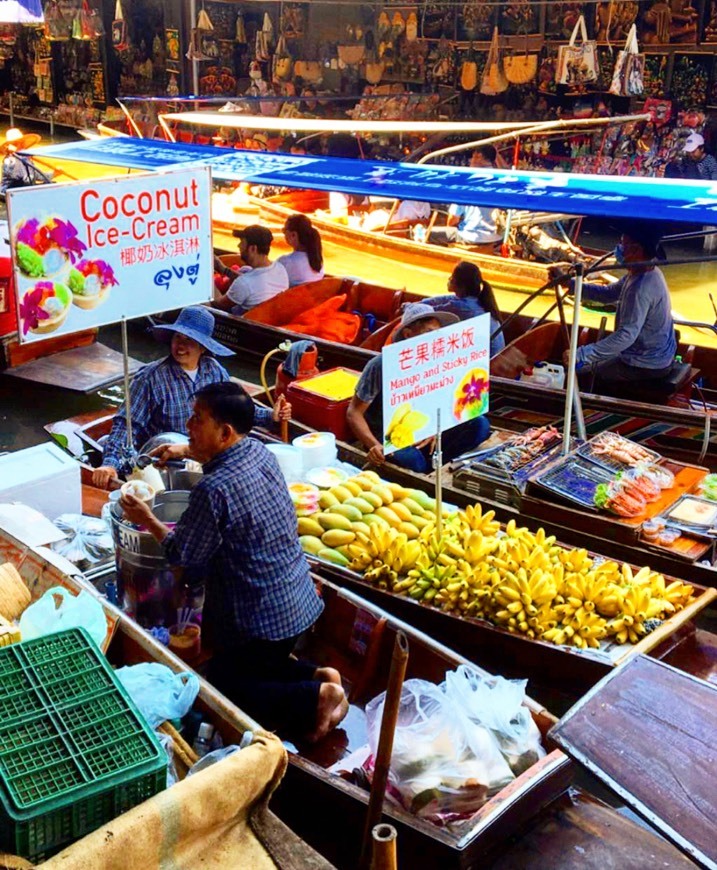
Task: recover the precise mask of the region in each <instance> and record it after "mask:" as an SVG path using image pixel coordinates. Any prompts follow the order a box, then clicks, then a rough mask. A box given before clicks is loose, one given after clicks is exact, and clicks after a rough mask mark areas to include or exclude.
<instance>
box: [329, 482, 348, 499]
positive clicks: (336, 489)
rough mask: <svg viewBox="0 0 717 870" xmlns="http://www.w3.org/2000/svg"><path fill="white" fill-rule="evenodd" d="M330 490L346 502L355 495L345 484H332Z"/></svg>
mask: <svg viewBox="0 0 717 870" xmlns="http://www.w3.org/2000/svg"><path fill="white" fill-rule="evenodd" d="M329 492H330V493H331V495H333V496H334V497H335V498H337V499H338V500H339V501H341V502H344V501H346V499H347V498H351V497H352V496H353V493H352V492H351V490H350V489H346V487H345V486H343V485H339V486H332V487H331V489H330V490H329Z"/></svg>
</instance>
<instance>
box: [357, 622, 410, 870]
mask: <svg viewBox="0 0 717 870" xmlns="http://www.w3.org/2000/svg"><path fill="white" fill-rule="evenodd" d="M407 664H408V639H407V637H406V635H405V634H404V633H403V632H402V631H399V632H397V634H396V640H395V642H394V645H393V658H392V659H391V671H390V673H389V675H388V687H387V689H386V698H385V700H384V703H383V716H382V717H381V731H380V733H379V738H378V750H377V752H376V763H375V766H374V771H373V781H372V783H371V796H370V797H369V802H368V809H367V811H366V824H365V826H364V832H363V842H362V844H361V858H360V860H359V867H360V868H363V870H368V868H369V865H370V861H371V844H372V831H373V829H374V827H375V826H376V825H377V824H378V822H379V820H380V818H381V813H382V812H383V798H384V795H385V794H386V783H387V782H388V771H389V767H390V765H391V753H392V752H393V736H394V732H395V730H396V721H397V719H398V708H399V705H400V703H401V691H402V689H403V679H404V677H405V676H406V665H407Z"/></svg>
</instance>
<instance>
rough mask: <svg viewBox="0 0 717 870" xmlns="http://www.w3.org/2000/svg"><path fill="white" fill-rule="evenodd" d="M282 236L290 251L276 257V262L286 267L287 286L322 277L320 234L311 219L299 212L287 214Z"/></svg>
mask: <svg viewBox="0 0 717 870" xmlns="http://www.w3.org/2000/svg"><path fill="white" fill-rule="evenodd" d="M284 238H285V239H286V244H287V245H288V246H289V247H290V248H291V250H292V253H291V254H284V255H283V256H281V257H278V258H277V260H276V262H277V263H281V265H282V266H283V267H284V268H285V269H286V274H287V275H288V276H289V287H294V286H295V285H296V284H309V283H311V282H312V281H320V280H321V278H323V277H324V256H323V253H322V251H321V236H320V235H319V231H318V230H317V229H316V227H315V226H314V225H313V224H312V223H311V220H310V219H309V218H308V217H307V216H306V215H305V214H301V213H297V214H292V215H289V217H288V218H287V219H286V221H285V222H284Z"/></svg>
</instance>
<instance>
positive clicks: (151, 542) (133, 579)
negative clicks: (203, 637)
mask: <svg viewBox="0 0 717 870" xmlns="http://www.w3.org/2000/svg"><path fill="white" fill-rule="evenodd" d="M188 503H189V492H188V491H185V490H182V491H173V492H162V493H160V494H159V495H157V497H156V499H155V503H154V513H155V515H156V516H157V518H158V519H159V520H161V521H162V522H164V523H176V522H177V520H179V518H180V517H181V516H182V514H183V513H184V511H185V510H186V508H187V504H188ZM110 519H111V525H112V537H113V539H114V543H115V560H116V563H117V596H118V601H119V604H120V606H121V607H122V609H123V610H124V611H125V612H126V613H128V614H129V615H130V616H131V617H132V618H133V619H135V620H136V621H137V622H138V623H139V624H140V625H141V626H143V627H144V628H152V627H153V626H156V625H164V626H166V627H169V626H171V625H174V623H175V622H176V621H177V619H176V616H177V606H178V602H177V597H176V595H175V586H176V582H177V578H178V577H179V574H180V571H181V569H176V568H175V569H173V568H171V567H170V566H169V565H168V564H167V560H166V559H165V556H164V551H163V550H162V547H161V546H160V545H159V544H158V543H157V542H156V541H155V539H154V538H153V537H152V535H150V534H149V532H146V531H142V530H140V529H138V528H136V527H135V526H132V525H128V524H127V523H125V522H123V520H122V508H121V506H120V505H119V503H118V502H115V503H113V504H112V506H111V508H110ZM188 579H189V578H187V577H184V576H183V577H182V580H183V582H188ZM181 603H182V604H183V603H184V602H181Z"/></svg>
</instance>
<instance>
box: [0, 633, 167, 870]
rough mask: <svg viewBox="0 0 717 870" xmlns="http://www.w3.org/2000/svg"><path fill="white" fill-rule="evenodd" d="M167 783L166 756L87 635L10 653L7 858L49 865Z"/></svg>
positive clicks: (2, 689)
mask: <svg viewBox="0 0 717 870" xmlns="http://www.w3.org/2000/svg"><path fill="white" fill-rule="evenodd" d="M166 784H167V757H166V755H165V753H164V750H163V749H162V747H161V745H160V743H159V741H158V740H157V737H156V736H155V734H154V732H153V731H152V729H151V728H150V727H149V725H148V724H147V723H146V722H145V720H144V718H143V717H142V716H141V714H140V713H139V712H138V710H137V708H136V707H135V706H134V704H133V703H132V701H131V700H130V698H129V696H128V695H127V693H126V691H125V690H124V688H123V687H122V685H121V684H120V683H119V682H118V681H117V679H116V678H115V676H114V673H113V672H112V669H111V667H110V666H109V664H108V662H107V660H106V659H105V657H104V655H102V653H101V652H100V650H99V649H98V647H97V646H96V645H95V643H94V641H92V639H91V638H90V637H89V635H88V634H87V633H86V632H85V631H84V630H83V629H80V628H76V629H71V630H69V631H63V632H59V633H58V634H53V635H49V636H48V637H43V638H37V639H36V640H30V641H25V642H24V643H19V644H13V645H11V646H7V647H0V804H1V805H0V851H2V850H5V851H8V852H10V853H11V854H17V855H21V856H23V857H25V858H28V859H29V860H31V861H37V860H42V859H44V858H47V857H49V856H50V855H52V854H54V853H55V852H58V851H60V850H61V849H63V848H64V847H65V846H67V845H69V844H70V843H72V842H74V841H75V840H77V839H78V838H79V837H83V836H84V835H85V834H88V833H90V831H94V830H95V829H96V828H98V827H100V826H101V825H103V824H105V823H106V822H109V821H111V820H112V819H114V818H116V817H117V816H118V815H120V814H121V813H123V812H125V811H126V810H128V809H131V808H132V807H133V806H136V805H137V804H139V803H141V802H142V801H144V800H146V799H147V798H149V797H152V795H154V794H156V793H157V792H159V791H161V790H162V789H163V788H165V787H166ZM3 812H4V816H5V817H4V818H3Z"/></svg>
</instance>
